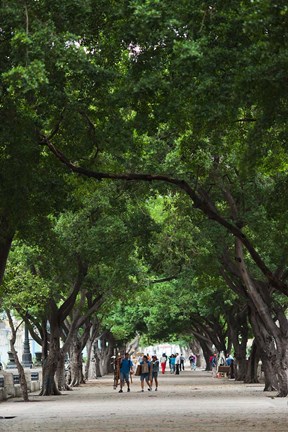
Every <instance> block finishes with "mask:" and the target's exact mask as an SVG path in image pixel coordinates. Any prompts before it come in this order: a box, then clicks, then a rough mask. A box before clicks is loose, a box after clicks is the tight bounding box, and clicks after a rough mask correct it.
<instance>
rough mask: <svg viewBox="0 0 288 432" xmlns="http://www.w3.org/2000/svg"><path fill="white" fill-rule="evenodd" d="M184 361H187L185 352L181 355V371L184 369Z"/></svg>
mask: <svg viewBox="0 0 288 432" xmlns="http://www.w3.org/2000/svg"><path fill="white" fill-rule="evenodd" d="M184 363H185V357H184V355H183V354H181V355H180V371H181V370H182V371H184Z"/></svg>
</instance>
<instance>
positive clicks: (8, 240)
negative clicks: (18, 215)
mask: <svg viewBox="0 0 288 432" xmlns="http://www.w3.org/2000/svg"><path fill="white" fill-rule="evenodd" d="M7 225H8V223H7V222H6V220H4V219H3V218H2V219H0V232H1V235H0V285H2V282H3V276H4V273H5V268H6V263H7V259H8V255H9V252H10V248H11V244H12V240H13V237H14V233H12V232H11V231H10V230H9V229H8V228H7Z"/></svg>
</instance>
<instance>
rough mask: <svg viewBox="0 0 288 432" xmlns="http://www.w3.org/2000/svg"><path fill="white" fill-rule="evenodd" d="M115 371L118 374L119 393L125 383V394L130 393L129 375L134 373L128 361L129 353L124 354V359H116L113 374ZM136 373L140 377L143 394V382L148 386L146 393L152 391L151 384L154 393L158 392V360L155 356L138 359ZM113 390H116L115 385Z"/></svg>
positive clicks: (129, 360) (130, 361) (121, 391)
mask: <svg viewBox="0 0 288 432" xmlns="http://www.w3.org/2000/svg"><path fill="white" fill-rule="evenodd" d="M117 369H118V370H119V372H120V376H119V378H120V390H119V393H123V387H124V385H125V383H126V385H127V392H130V380H131V375H133V374H134V373H135V371H134V364H133V362H132V360H131V359H130V355H129V353H125V355H124V357H118V358H117V359H116V361H115V371H114V373H115V372H117ZM138 371H139V372H138ZM136 373H137V375H139V376H140V384H141V391H142V392H144V383H145V382H146V384H147V386H148V391H152V387H153V384H154V385H155V391H157V390H158V374H159V360H158V358H157V356H156V355H153V356H152V358H150V356H148V355H143V357H142V358H141V359H140V362H139V365H138V366H137V369H136ZM114 381H115V377H114ZM114 388H116V386H115V385H114Z"/></svg>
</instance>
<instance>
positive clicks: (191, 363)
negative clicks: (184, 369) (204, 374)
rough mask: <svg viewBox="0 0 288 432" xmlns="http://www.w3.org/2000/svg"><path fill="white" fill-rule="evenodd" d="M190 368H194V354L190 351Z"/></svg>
mask: <svg viewBox="0 0 288 432" xmlns="http://www.w3.org/2000/svg"><path fill="white" fill-rule="evenodd" d="M189 361H190V367H191V370H196V356H195V355H194V354H193V353H192V354H190V356H189Z"/></svg>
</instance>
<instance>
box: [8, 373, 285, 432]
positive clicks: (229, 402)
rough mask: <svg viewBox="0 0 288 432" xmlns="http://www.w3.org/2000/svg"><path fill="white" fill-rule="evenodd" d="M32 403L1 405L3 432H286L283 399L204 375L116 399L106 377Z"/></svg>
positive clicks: (167, 380) (162, 380) (135, 388)
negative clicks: (60, 394) (155, 389)
mask: <svg viewBox="0 0 288 432" xmlns="http://www.w3.org/2000/svg"><path fill="white" fill-rule="evenodd" d="M30 398H31V402H29V403H24V402H23V401H21V400H19V399H10V400H8V401H6V402H2V403H0V431H1V432H2V431H3V432H10V431H11V432H12V431H13V432H20V431H21V432H34V431H37V432H38V431H40V432H42V431H54V432H55V431H56V432H58V431H61V432H68V431H69V432H76V431H77V432H90V431H99V432H102V431H103V432H104V431H105V432H106V431H117V432H122V431H123V432H124V431H125V432H132V431H133V432H135V431H141V432H146V431H147V432H148V431H149V432H156V431H157V432H164V431H165V432H170V431H181V430H182V431H185V432H186V431H197V432H202V431H205V432H206V431H209V432H211V431H213V432H214V431H217V432H218V431H221V432H223V431H225V429H226V430H228V431H229V432H249V431H254V432H256V431H257V432H259V431H261V432H264V430H268V431H269V432H271V431H281V432H282V431H283V432H284V431H285V432H287V431H288V405H287V398H284V399H283V398H275V393H264V392H263V385H259V384H256V385H245V384H238V383H235V382H234V381H231V380H228V379H224V378H223V379H213V378H212V377H211V373H209V372H204V371H196V372H192V371H184V372H182V373H181V375H179V376H177V375H170V374H165V375H164V376H163V375H160V377H159V389H158V391H157V392H155V391H154V389H153V391H152V392H148V391H147V389H145V392H144V393H141V392H140V383H139V378H138V377H134V382H133V384H132V386H131V392H130V393H127V392H126V389H124V393H122V394H119V393H118V390H113V387H112V377H111V376H109V377H104V378H100V379H98V380H95V381H91V382H89V383H88V384H86V385H83V386H81V387H79V388H76V389H74V390H73V391H71V392H65V393H64V394H63V395H62V396H57V397H56V396H53V397H40V396H37V394H33V395H30ZM14 416H15V417H14ZM1 417H14V418H10V419H9V418H4V419H3V418H1Z"/></svg>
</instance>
